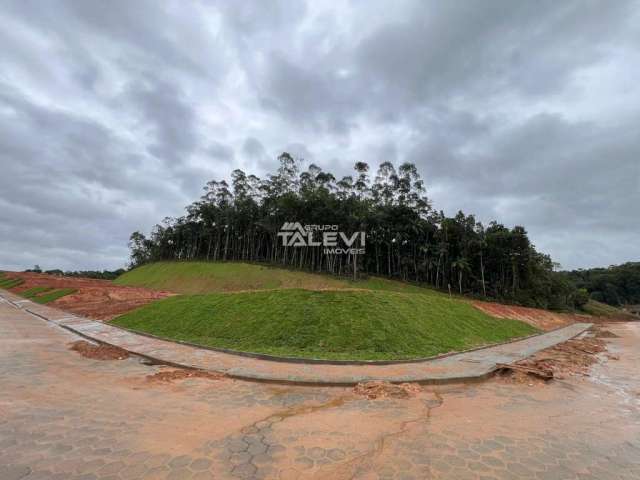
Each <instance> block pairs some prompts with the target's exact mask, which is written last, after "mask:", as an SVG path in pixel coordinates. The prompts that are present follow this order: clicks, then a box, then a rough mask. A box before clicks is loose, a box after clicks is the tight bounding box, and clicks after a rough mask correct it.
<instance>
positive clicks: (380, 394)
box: [353, 380, 422, 400]
mask: <svg viewBox="0 0 640 480" xmlns="http://www.w3.org/2000/svg"><path fill="white" fill-rule="evenodd" d="M421 391H422V388H420V385H418V384H416V383H400V384H398V385H395V384H393V383H389V382H383V381H379V380H376V381H372V382H363V383H358V384H357V385H356V386H355V387H353V393H355V394H356V395H360V396H362V397H367V398H368V399H369V400H375V399H377V398H410V397H413V396H415V395H417V394H419V393H420V392H421Z"/></svg>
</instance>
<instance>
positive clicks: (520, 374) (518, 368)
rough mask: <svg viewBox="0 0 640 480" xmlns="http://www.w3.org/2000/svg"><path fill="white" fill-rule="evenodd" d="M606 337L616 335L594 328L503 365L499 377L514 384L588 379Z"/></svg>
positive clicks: (610, 357)
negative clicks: (575, 377)
mask: <svg viewBox="0 0 640 480" xmlns="http://www.w3.org/2000/svg"><path fill="white" fill-rule="evenodd" d="M610 335H613V336H614V337H615V336H616V335H615V334H613V333H611V332H609V331H607V330H604V331H601V330H600V329H599V328H597V327H596V329H595V330H594V331H591V332H589V333H588V334H587V335H584V336H581V337H579V338H574V339H572V340H569V341H567V342H564V343H560V344H558V345H556V346H554V347H551V348H548V349H546V350H542V351H540V352H538V353H536V354H535V355H533V356H532V357H530V358H527V359H526V360H522V361H520V362H517V363H515V364H514V365H512V366H505V368H503V371H502V374H503V375H502V378H503V379H505V380H508V381H510V382H515V383H538V382H540V381H541V380H548V379H550V378H557V379H563V378H566V377H567V376H589V369H590V367H591V366H592V365H593V364H594V363H597V362H598V355H599V354H600V353H602V352H604V351H606V349H607V345H606V342H605V341H604V340H602V338H613V337H611V336H610ZM608 358H609V359H611V360H616V359H617V357H615V356H613V355H608ZM510 367H511V368H510Z"/></svg>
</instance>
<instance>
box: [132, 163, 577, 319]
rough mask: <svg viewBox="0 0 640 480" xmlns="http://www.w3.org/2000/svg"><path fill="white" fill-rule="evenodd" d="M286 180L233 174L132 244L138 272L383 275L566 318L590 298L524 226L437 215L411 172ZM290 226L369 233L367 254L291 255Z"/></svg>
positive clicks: (308, 173)
mask: <svg viewBox="0 0 640 480" xmlns="http://www.w3.org/2000/svg"><path fill="white" fill-rule="evenodd" d="M278 162H279V167H278V169H277V171H275V172H273V173H272V174H269V175H267V176H266V177H265V178H258V177H257V176H255V175H247V174H246V173H245V172H243V171H242V170H234V171H233V172H232V174H231V178H230V181H229V182H227V181H226V180H212V181H210V182H208V183H207V184H206V186H205V187H204V193H203V195H202V197H201V198H200V199H198V200H197V201H195V202H194V203H192V204H191V205H188V206H187V207H186V213H185V215H183V216H180V217H178V218H169V217H167V218H165V219H164V220H163V221H162V222H161V223H160V224H157V225H156V226H155V227H154V228H153V229H152V231H151V233H150V235H149V236H148V237H147V236H145V235H144V234H143V233H140V232H134V233H133V234H132V235H131V237H130V242H129V246H130V249H131V266H138V265H141V264H144V263H147V262H153V261H157V260H210V261H248V262H266V263H269V264H277V265H282V266H286V267H290V268H298V269H304V270H310V271H315V272H325V273H330V274H333V275H350V276H351V275H354V274H358V275H378V276H384V277H388V278H396V279H401V280H405V281H411V282H417V283H421V284H428V285H430V286H432V287H435V288H438V289H444V290H449V291H453V292H457V293H461V294H471V295H477V296H482V297H490V298H495V299H500V300H503V301H511V302H515V303H519V304H522V305H528V306H535V307H541V308H553V309H566V308H574V307H576V306H580V304H582V303H584V302H585V301H586V300H584V298H583V295H581V294H580V292H578V291H577V290H576V289H575V287H574V286H573V285H572V283H571V282H570V281H569V280H568V279H567V278H566V277H564V276H561V275H558V274H557V273H556V272H554V263H553V262H552V260H551V258H550V257H549V256H548V255H545V254H543V253H540V252H538V251H537V250H536V249H535V247H534V245H533V244H532V243H531V241H530V240H529V237H528V235H527V231H526V230H525V228H524V227H522V226H515V227H513V228H509V227H506V226H504V225H502V224H500V223H498V222H496V221H492V222H490V223H489V224H488V225H483V224H482V223H481V222H479V221H477V220H476V219H475V217H474V216H473V215H466V214H464V213H463V212H461V211H460V212H458V213H457V214H456V215H455V216H453V217H447V216H445V215H444V213H443V212H442V211H437V210H435V209H434V208H433V207H432V204H431V201H430V200H429V199H428V197H427V196H426V193H425V186H424V182H423V180H422V179H421V177H420V175H419V173H418V171H417V168H416V166H415V165H414V164H412V163H403V164H402V165H400V166H399V167H398V168H397V169H396V167H395V166H394V165H393V164H392V163H390V162H384V163H381V164H380V165H379V166H378V168H377V170H376V171H375V172H372V171H371V169H370V167H369V165H368V164H367V163H365V162H357V163H356V164H355V165H354V172H353V175H348V176H345V177H342V178H340V179H337V178H336V177H335V176H334V175H333V174H331V173H330V172H326V171H323V170H322V169H321V168H320V167H318V166H317V165H315V164H311V165H310V166H309V167H308V168H307V169H306V170H304V171H301V168H300V166H301V165H300V164H301V162H300V161H299V160H297V159H294V158H293V157H292V156H291V155H290V154H288V153H286V152H285V153H282V154H281V155H280V156H279V157H278ZM285 222H300V223H301V224H302V225H326V224H337V225H339V226H340V230H341V231H343V232H347V233H350V232H358V231H364V232H366V252H365V253H364V254H361V255H350V254H346V255H344V254H342V255H325V253H324V251H323V247H322V246H311V247H291V246H283V245H282V242H281V241H280V240H281V239H280V238H278V232H279V230H280V228H281V226H282V225H283V223H285Z"/></svg>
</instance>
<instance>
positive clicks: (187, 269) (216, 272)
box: [114, 262, 429, 294]
mask: <svg viewBox="0 0 640 480" xmlns="http://www.w3.org/2000/svg"><path fill="white" fill-rule="evenodd" d="M114 283H116V284H118V285H130V286H135V287H147V288H154V289H156V290H168V291H171V292H175V293H184V294H199V293H214V292H242V291H248V290H274V289H288V288H303V289H306V290H342V289H353V288H358V289H372V290H392V291H403V292H410V291H413V292H425V291H429V290H427V289H423V288H420V287H416V286H413V285H410V284H406V283H402V282H395V281H393V280H386V279H383V278H370V279H367V280H362V281H357V282H353V281H350V280H343V279H339V278H335V277H331V276H329V275H323V274H315V273H308V272H301V271H297V270H287V269H284V268H277V267H271V266H267V265H256V264H250V263H236V262H227V263H215V262H157V263H151V264H148V265H143V266H141V267H138V268H136V269H134V270H131V271H129V272H126V273H124V274H123V275H121V276H119V277H118V278H117V279H116V280H115V281H114Z"/></svg>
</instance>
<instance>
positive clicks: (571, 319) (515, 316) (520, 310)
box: [473, 300, 593, 331]
mask: <svg viewBox="0 0 640 480" xmlns="http://www.w3.org/2000/svg"><path fill="white" fill-rule="evenodd" d="M473 306H474V307H476V308H478V309H480V310H482V311H483V312H484V313H486V314H488V315H491V316H493V317H498V318H510V319H512V320H520V321H522V322H526V323H528V324H529V325H533V326H534V327H536V328H539V329H540V330H544V331H549V330H553V329H555V328H560V327H566V326H567V325H571V324H572V323H575V322H592V320H593V318H592V317H590V316H589V315H575V314H569V313H556V312H550V311H548V310H541V309H539V308H528V307H519V306H517V305H503V304H501V303H490V302H481V301H479V300H478V301H474V302H473Z"/></svg>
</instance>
